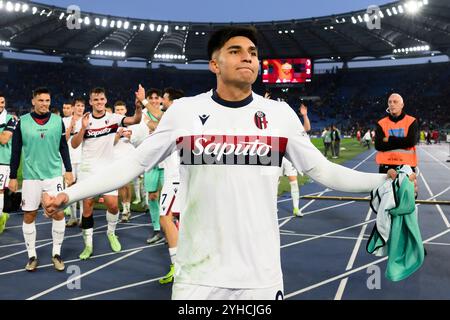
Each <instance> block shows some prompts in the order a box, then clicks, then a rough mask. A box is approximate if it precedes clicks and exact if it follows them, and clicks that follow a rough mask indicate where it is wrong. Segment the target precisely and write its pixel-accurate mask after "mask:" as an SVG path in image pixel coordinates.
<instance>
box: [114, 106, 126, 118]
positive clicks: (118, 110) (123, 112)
mask: <svg viewBox="0 0 450 320" xmlns="http://www.w3.org/2000/svg"><path fill="white" fill-rule="evenodd" d="M114 110H115V111H116V113H117V114H120V115H122V116H124V115H126V114H127V107H125V106H115V107H114Z"/></svg>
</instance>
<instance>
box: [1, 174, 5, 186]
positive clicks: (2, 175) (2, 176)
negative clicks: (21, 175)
mask: <svg viewBox="0 0 450 320" xmlns="http://www.w3.org/2000/svg"><path fill="white" fill-rule="evenodd" d="M4 177H5V175H4V174H0V184H3V178H4Z"/></svg>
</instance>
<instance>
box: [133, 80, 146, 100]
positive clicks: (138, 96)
mask: <svg viewBox="0 0 450 320" xmlns="http://www.w3.org/2000/svg"><path fill="white" fill-rule="evenodd" d="M135 94H136V99H137V100H139V102H141V103H142V101H144V100H145V89H144V87H143V86H141V85H140V84H139V87H138V91H136V92H135Z"/></svg>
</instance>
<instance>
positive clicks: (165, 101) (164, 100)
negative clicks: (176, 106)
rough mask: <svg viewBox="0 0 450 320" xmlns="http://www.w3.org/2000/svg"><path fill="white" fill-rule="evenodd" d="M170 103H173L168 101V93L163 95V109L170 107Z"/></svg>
mask: <svg viewBox="0 0 450 320" xmlns="http://www.w3.org/2000/svg"><path fill="white" fill-rule="evenodd" d="M172 102H173V101H171V100H170V95H169V94H168V93H164V95H163V98H162V104H163V106H164V108H166V109H168V108H169V107H170V106H171V105H172Z"/></svg>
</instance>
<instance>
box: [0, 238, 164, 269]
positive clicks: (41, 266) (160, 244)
mask: <svg viewBox="0 0 450 320" xmlns="http://www.w3.org/2000/svg"><path fill="white" fill-rule="evenodd" d="M162 245H163V243H158V244H152V245H145V246H141V247H137V248H131V249H126V250H122V251H120V252H107V253H102V254H98V255H93V256H91V257H90V258H89V260H91V259H96V258H102V257H107V256H113V255H118V254H122V253H125V252H131V251H135V250H139V249H149V248H153V247H158V246H162ZM80 261H84V260H81V259H73V260H67V261H64V263H65V264H66V265H67V264H70V263H72V262H80ZM48 267H53V263H49V264H45V265H39V266H38V269H44V268H48ZM18 272H25V268H20V269H16V270H10V271H5V272H1V273H0V276H4V275H8V274H13V273H18Z"/></svg>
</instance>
